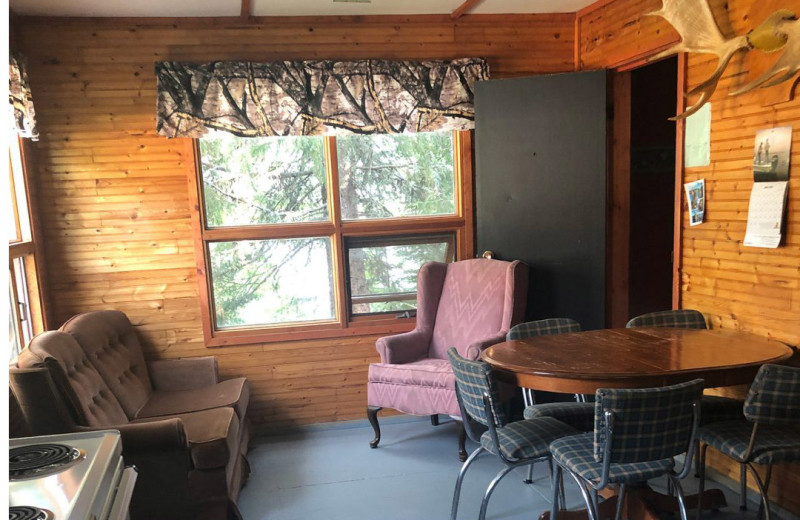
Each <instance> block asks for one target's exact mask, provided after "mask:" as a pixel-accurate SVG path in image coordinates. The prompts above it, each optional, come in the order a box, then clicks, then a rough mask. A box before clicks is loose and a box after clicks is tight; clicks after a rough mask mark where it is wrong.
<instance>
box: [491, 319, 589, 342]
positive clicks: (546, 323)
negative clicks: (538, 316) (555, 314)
mask: <svg viewBox="0 0 800 520" xmlns="http://www.w3.org/2000/svg"><path fill="white" fill-rule="evenodd" d="M580 331H581V324H580V323H578V322H577V321H575V320H571V319H569V318H548V319H546V320H536V321H527V322H525V323H520V324H519V325H514V326H513V327H511V330H509V331H508V334H506V339H507V340H512V339H523V338H530V337H531V336H547V335H549V334H566V333H567V332H580Z"/></svg>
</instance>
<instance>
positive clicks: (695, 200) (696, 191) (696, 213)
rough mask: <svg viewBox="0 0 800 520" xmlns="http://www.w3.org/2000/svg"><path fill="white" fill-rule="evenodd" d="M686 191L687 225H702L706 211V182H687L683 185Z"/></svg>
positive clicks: (702, 180) (703, 180) (701, 180)
mask: <svg viewBox="0 0 800 520" xmlns="http://www.w3.org/2000/svg"><path fill="white" fill-rule="evenodd" d="M683 187H684V189H685V190H686V202H687V203H688V204H689V224H691V225H692V226H696V225H698V224H702V223H703V215H704V214H705V211H706V181H705V179H700V180H699V181H694V182H688V183H686V184H684V185H683Z"/></svg>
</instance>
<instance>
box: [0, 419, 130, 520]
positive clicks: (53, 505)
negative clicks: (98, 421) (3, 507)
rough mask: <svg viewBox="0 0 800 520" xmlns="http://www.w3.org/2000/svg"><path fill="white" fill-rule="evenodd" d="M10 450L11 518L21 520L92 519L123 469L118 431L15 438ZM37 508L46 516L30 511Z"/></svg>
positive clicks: (9, 494)
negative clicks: (14, 513) (39, 463)
mask: <svg viewBox="0 0 800 520" xmlns="http://www.w3.org/2000/svg"><path fill="white" fill-rule="evenodd" d="M9 448H10V450H9V483H8V488H9V491H8V501H9V506H10V507H9V513H10V515H11V514H12V513H13V512H14V511H16V512H17V513H18V515H19V516H18V518H20V519H26V520H27V519H36V520H51V519H52V520H73V519H77V518H80V519H85V518H89V517H90V514H92V513H93V511H94V510H95V509H96V508H97V507H98V505H97V504H98V503H99V504H101V505H102V503H103V502H105V500H106V497H107V496H108V494H109V492H110V491H111V489H112V486H114V485H115V482H114V481H115V478H116V475H117V473H118V472H119V471H120V468H121V454H122V444H121V441H120V435H119V432H117V431H114V430H107V431H97V432H82V433H69V434H63V435H48V436H42V437H25V438H20V439H10V440H9ZM39 459H41V461H43V464H42V465H41V466H39V465H38V464H37V463H36V461H37V460H39ZM17 470H19V471H17ZM13 508H29V509H30V510H25V509H13ZM36 509H41V510H42V511H43V513H42V512H36V511H33V512H32V511H31V510H36ZM48 512H49V513H50V516H48ZM42 514H44V516H42ZM11 518H14V516H11Z"/></svg>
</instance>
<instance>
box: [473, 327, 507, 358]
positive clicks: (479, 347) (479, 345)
mask: <svg viewBox="0 0 800 520" xmlns="http://www.w3.org/2000/svg"><path fill="white" fill-rule="evenodd" d="M507 332H508V331H507V330H501V331H499V332H497V333H495V334H493V335H491V336H488V337H486V338H483V339H479V340H478V341H475V342H473V343H470V345H469V347H467V355H466V356H464V357H466V358H467V359H469V360H472V361H475V360H476V359H478V358H479V357H480V356H481V352H483V351H484V350H486V349H487V348H489V347H491V346H492V345H497V344H498V343H500V342H502V341H505V340H506V333H507Z"/></svg>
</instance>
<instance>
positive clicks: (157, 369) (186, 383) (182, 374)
mask: <svg viewBox="0 0 800 520" xmlns="http://www.w3.org/2000/svg"><path fill="white" fill-rule="evenodd" d="M147 368H148V370H149V372H150V381H151V382H152V383H153V389H154V390H162V391H174V390H193V389H195V388H203V387H206V386H213V385H215V384H217V383H218V382H219V371H218V368H217V358H215V357H214V356H205V357H196V358H185V359H162V360H157V361H151V362H150V363H149V364H148V366H147Z"/></svg>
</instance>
